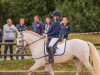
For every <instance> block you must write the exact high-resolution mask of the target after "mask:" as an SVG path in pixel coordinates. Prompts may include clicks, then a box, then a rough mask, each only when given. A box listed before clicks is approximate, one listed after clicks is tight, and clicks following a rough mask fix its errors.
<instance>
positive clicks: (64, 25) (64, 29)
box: [60, 17, 71, 39]
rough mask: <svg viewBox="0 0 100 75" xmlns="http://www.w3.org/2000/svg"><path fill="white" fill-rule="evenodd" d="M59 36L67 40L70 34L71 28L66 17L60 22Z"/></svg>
mask: <svg viewBox="0 0 100 75" xmlns="http://www.w3.org/2000/svg"><path fill="white" fill-rule="evenodd" d="M60 33H61V36H62V38H63V39H68V34H70V33H71V28H70V24H69V19H68V18H67V17H64V18H63V20H62V22H61V31H60Z"/></svg>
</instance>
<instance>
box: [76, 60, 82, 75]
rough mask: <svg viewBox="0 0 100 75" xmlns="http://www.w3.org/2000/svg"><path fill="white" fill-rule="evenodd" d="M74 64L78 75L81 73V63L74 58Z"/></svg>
mask: <svg viewBox="0 0 100 75" xmlns="http://www.w3.org/2000/svg"><path fill="white" fill-rule="evenodd" d="M74 62H75V65H76V67H77V72H76V75H79V73H80V72H81V71H82V68H81V62H80V61H79V59H78V58H74Z"/></svg>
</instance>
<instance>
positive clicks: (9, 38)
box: [3, 19, 17, 60]
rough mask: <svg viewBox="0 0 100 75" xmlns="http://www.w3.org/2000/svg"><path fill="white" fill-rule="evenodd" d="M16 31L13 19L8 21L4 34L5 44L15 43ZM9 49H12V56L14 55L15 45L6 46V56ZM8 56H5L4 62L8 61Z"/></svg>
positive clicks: (4, 27)
mask: <svg viewBox="0 0 100 75" xmlns="http://www.w3.org/2000/svg"><path fill="white" fill-rule="evenodd" d="M14 31H17V29H16V27H15V26H14V25H13V24H12V20H11V19H7V21H6V24H5V25H4V26H3V32H4V42H5V43H13V42H14V38H15V35H14ZM8 48H10V54H13V45H12V44H6V45H5V48H4V54H7V51H8ZM6 58H7V56H4V60H6ZM10 59H11V60H13V56H10Z"/></svg>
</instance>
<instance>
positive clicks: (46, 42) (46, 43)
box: [44, 39, 64, 54]
mask: <svg viewBox="0 0 100 75" xmlns="http://www.w3.org/2000/svg"><path fill="white" fill-rule="evenodd" d="M50 40H51V39H48V40H47V41H45V44H44V45H45V46H46V51H47V52H48V49H49V47H48V46H49V43H50ZM63 42H64V41H63V39H59V40H58V41H57V42H56V43H55V44H54V46H53V48H52V49H53V54H55V53H56V51H57V49H58V47H57V44H61V43H63Z"/></svg>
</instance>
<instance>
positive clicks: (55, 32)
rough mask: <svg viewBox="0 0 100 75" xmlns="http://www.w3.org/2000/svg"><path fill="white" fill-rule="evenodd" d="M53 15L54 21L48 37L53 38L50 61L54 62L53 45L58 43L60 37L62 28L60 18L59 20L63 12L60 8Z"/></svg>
mask: <svg viewBox="0 0 100 75" xmlns="http://www.w3.org/2000/svg"><path fill="white" fill-rule="evenodd" d="M52 15H53V18H54V22H53V23H52V27H51V28H49V30H48V32H47V35H48V38H49V39H51V41H50V43H49V46H48V47H49V48H48V53H49V60H48V62H49V63H54V57H53V46H54V45H55V44H56V43H57V41H58V40H59V38H60V29H61V25H60V20H59V19H60V17H61V13H60V12H59V11H58V10H56V11H54V12H53V14H52Z"/></svg>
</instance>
